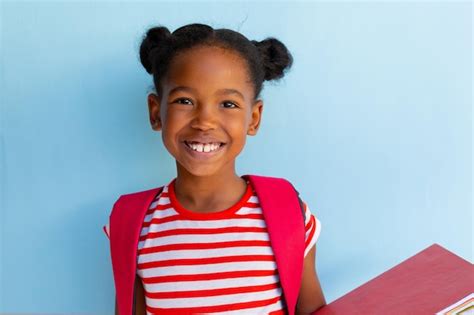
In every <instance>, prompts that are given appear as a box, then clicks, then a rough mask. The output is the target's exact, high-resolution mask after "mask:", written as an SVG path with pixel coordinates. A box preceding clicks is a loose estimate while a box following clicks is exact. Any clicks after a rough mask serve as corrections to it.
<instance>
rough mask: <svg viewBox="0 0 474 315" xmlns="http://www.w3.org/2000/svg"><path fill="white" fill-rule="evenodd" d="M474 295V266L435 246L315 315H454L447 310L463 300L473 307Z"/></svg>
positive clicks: (314, 314) (356, 289) (464, 303)
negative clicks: (472, 295)
mask: <svg viewBox="0 0 474 315" xmlns="http://www.w3.org/2000/svg"><path fill="white" fill-rule="evenodd" d="M473 292H474V265H473V264H471V263H470V262H468V261H467V260H465V259H463V258H461V257H459V256H457V255H455V254H454V253H452V252H450V251H448V250H446V249H445V248H443V247H442V246H440V245H438V244H433V245H431V246H429V247H428V248H426V249H424V250H422V251H421V252H419V253H418V254H416V255H414V256H412V257H410V258H408V259H406V260H405V261H403V262H401V263H400V264H398V265H396V266H395V267H393V268H391V269H389V270H387V271H385V272H384V273H382V274H380V275H379V276H377V277H375V278H373V279H372V280H370V281H368V282H366V283H365V284H363V285H361V286H359V287H357V288H355V289H354V290H352V291H350V292H349V293H347V294H345V295H344V296H342V297H340V298H338V299H337V300H335V301H333V302H331V303H329V304H328V305H325V306H323V307H322V308H320V309H319V310H318V311H316V312H314V313H313V314H312V315H336V314H337V315H345V314H350V315H357V314H364V315H367V314H377V315H378V314H384V315H389V314H394V315H402V314H416V315H423V314H430V315H434V314H436V313H438V312H440V311H442V310H444V312H443V313H442V314H451V313H449V312H446V310H447V309H449V306H451V305H453V304H455V303H456V302H458V301H460V300H463V299H464V300H463V301H460V302H463V303H462V304H463V305H467V303H469V300H471V304H472V298H471V296H469V295H470V294H471V293H473ZM466 301H468V302H466ZM459 304H461V303H459ZM459 304H458V305H459ZM467 307H468V308H469V305H468V306H467ZM472 307H474V306H472ZM471 311H472V309H471ZM453 314H454V313H453ZM455 314H464V313H463V312H459V313H458V312H456V313H455Z"/></svg>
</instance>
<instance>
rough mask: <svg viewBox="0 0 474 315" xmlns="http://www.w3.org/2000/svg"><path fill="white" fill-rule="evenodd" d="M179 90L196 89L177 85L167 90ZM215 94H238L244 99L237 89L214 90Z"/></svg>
mask: <svg viewBox="0 0 474 315" xmlns="http://www.w3.org/2000/svg"><path fill="white" fill-rule="evenodd" d="M179 91H184V92H194V93H196V89H194V88H192V87H189V86H177V87H175V88H172V89H171V90H170V92H169V94H171V93H174V92H179ZM216 94H218V95H228V94H236V95H238V96H240V97H241V98H242V99H245V98H244V95H243V94H242V93H240V92H239V91H238V90H236V89H220V90H218V91H217V92H216Z"/></svg>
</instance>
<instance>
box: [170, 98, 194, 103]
mask: <svg viewBox="0 0 474 315" xmlns="http://www.w3.org/2000/svg"><path fill="white" fill-rule="evenodd" d="M181 101H190V100H189V98H178V99H177V100H175V101H174V102H173V103H179V104H186V103H181Z"/></svg>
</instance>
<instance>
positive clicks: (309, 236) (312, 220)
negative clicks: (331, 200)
mask: <svg viewBox="0 0 474 315" xmlns="http://www.w3.org/2000/svg"><path fill="white" fill-rule="evenodd" d="M311 222H312V226H311V232H309V235H308V239H307V240H306V242H305V244H304V246H305V249H306V248H307V247H308V244H309V243H311V240H312V239H313V235H314V232H315V231H316V220H315V219H314V215H311Z"/></svg>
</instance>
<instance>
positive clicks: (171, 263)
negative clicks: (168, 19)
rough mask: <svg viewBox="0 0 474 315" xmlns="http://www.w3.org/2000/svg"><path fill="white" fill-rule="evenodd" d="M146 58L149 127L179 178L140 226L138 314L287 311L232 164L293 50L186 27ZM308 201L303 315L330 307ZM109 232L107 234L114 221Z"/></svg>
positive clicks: (250, 196) (162, 37)
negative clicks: (264, 93)
mask: <svg viewBox="0 0 474 315" xmlns="http://www.w3.org/2000/svg"><path fill="white" fill-rule="evenodd" d="M140 60H141V63H142V65H143V66H144V68H145V69H146V71H147V72H148V73H150V74H152V75H153V81H154V86H155V88H156V94H155V93H151V94H149V95H148V109H149V119H150V123H151V127H152V129H153V130H155V131H161V135H162V140H163V143H164V145H165V147H166V149H167V150H168V151H169V153H170V154H171V155H172V156H173V157H174V158H175V160H176V168H177V176H176V178H174V179H172V180H171V181H170V182H168V184H167V185H165V186H164V188H163V191H162V192H161V193H160V194H158V195H157V196H156V198H155V199H154V201H153V202H152V203H151V204H150V206H149V210H148V212H147V214H146V216H145V219H144V222H143V225H142V230H141V234H140V239H139V244H138V248H137V250H138V254H137V258H138V264H137V274H136V282H135V283H136V288H135V289H136V290H135V299H136V305H135V310H136V313H137V314H164V313H165V312H166V314H189V313H201V314H202V313H212V314H285V313H286V309H285V304H284V299H282V290H281V287H280V284H279V278H278V271H277V269H276V264H275V260H274V259H273V252H272V248H271V246H270V244H269V242H268V233H267V232H266V229H265V220H264V219H263V217H262V209H261V208H260V207H259V201H258V197H257V195H256V193H255V191H254V190H253V188H252V186H251V184H250V182H249V181H248V180H247V179H246V178H245V177H244V176H239V175H237V174H236V171H235V160H236V158H237V156H238V155H239V153H240V152H241V151H242V150H243V148H244V145H245V141H246V137H247V135H251V136H253V135H256V134H257V130H258V128H259V125H260V122H261V118H262V109H263V101H262V100H261V99H259V96H260V92H261V90H262V83H263V81H264V80H274V79H278V78H281V77H283V75H284V70H286V69H289V68H290V67H291V64H292V61H293V59H292V56H291V54H290V53H289V51H288V50H287V48H286V47H285V45H284V44H283V43H281V42H280V41H279V40H277V39H275V38H267V39H265V40H263V41H260V42H259V41H254V40H252V41H250V40H248V39H247V38H246V37H245V36H243V35H242V34H240V33H238V32H235V31H232V30H229V29H213V28H212V27H210V26H208V25H204V24H189V25H186V26H183V27H181V28H178V29H177V30H175V31H174V32H173V33H170V31H169V30H168V29H167V28H166V27H163V26H160V27H153V28H151V29H149V30H148V31H147V33H146V35H145V36H144V38H143V41H142V43H141V46H140ZM282 145H286V144H284V143H283V144H282ZM303 204H304V210H305V212H306V221H305V229H306V242H305V246H306V247H305V252H304V254H305V259H304V266H303V280H302V285H301V289H300V293H299V297H298V303H297V309H296V314H310V313H311V312H313V311H315V310H316V309H318V308H319V307H321V306H323V305H325V304H326V301H325V298H324V295H323V292H322V290H321V286H320V283H319V280H318V277H317V274H316V268H315V252H316V240H317V239H318V237H319V234H320V229H321V223H320V222H319V220H318V219H317V218H316V217H315V216H314V215H312V214H311V212H310V210H309V208H308V206H307V205H306V204H305V203H304V202H303ZM104 231H105V233H106V234H107V236H109V226H108V224H107V225H105V226H104ZM116 314H117V304H116ZM121 315H124V314H121Z"/></svg>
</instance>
